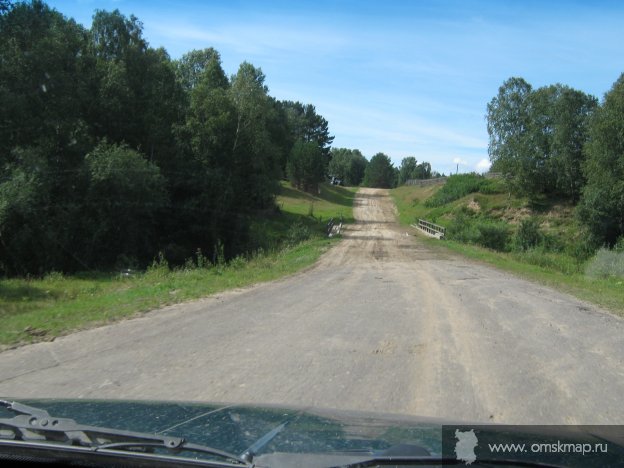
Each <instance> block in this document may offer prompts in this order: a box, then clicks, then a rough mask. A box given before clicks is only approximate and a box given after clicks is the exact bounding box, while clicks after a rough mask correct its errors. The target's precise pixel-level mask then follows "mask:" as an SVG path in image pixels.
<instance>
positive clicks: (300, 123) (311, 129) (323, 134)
mask: <svg viewBox="0 0 624 468" xmlns="http://www.w3.org/2000/svg"><path fill="white" fill-rule="evenodd" d="M282 105H283V107H284V109H285V111H286V115H287V118H288V125H289V126H290V131H291V138H292V142H293V144H294V143H295V142H296V141H297V140H302V141H305V142H315V143H316V144H317V146H318V147H319V149H320V150H321V154H322V156H323V158H324V159H325V166H326V167H327V164H329V159H330V155H329V153H330V148H331V144H332V142H333V141H334V137H333V136H332V135H330V134H329V123H328V122H327V120H325V119H324V118H323V117H322V116H321V115H319V114H317V112H316V108H315V107H314V106H313V105H312V104H305V105H304V104H302V103H300V102H298V101H297V102H292V101H282Z"/></svg>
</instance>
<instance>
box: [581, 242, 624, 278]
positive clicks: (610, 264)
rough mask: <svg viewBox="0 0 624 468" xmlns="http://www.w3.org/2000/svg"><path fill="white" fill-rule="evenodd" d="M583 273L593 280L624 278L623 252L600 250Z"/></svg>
mask: <svg viewBox="0 0 624 468" xmlns="http://www.w3.org/2000/svg"><path fill="white" fill-rule="evenodd" d="M585 273H586V274H587V275H588V276H591V277H594V278H608V277H624V251H618V250H609V249H605V248H602V249H600V250H599V251H598V252H597V253H596V255H595V256H594V258H593V259H592V260H591V261H590V262H589V263H588V265H587V268H586V270H585Z"/></svg>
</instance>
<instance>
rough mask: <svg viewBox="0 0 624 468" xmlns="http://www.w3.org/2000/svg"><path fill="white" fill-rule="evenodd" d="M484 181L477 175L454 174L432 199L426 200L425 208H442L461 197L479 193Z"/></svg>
mask: <svg viewBox="0 0 624 468" xmlns="http://www.w3.org/2000/svg"><path fill="white" fill-rule="evenodd" d="M485 181H486V179H485V178H484V177H483V176H480V175H478V174H456V175H452V176H449V177H448V179H447V180H446V183H445V184H444V185H443V186H442V188H440V190H438V191H437V192H436V193H435V194H434V195H433V196H432V197H430V198H429V199H427V201H426V202H425V206H427V207H429V208H433V207H436V206H442V205H445V204H447V203H450V202H452V201H455V200H458V199H460V198H461V197H464V196H466V195H468V194H469V193H474V192H478V191H479V187H480V186H481V184H482V183H483V182H485Z"/></svg>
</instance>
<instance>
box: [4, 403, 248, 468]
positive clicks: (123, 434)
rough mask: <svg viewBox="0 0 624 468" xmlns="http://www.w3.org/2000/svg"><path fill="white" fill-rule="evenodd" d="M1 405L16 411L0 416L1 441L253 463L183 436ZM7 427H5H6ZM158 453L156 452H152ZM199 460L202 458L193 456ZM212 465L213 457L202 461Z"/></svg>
mask: <svg viewBox="0 0 624 468" xmlns="http://www.w3.org/2000/svg"><path fill="white" fill-rule="evenodd" d="M0 407H4V408H6V409H8V410H9V411H12V412H14V413H16V416H14V417H12V418H0V443H2V445H6V444H7V442H11V441H22V442H33V443H37V444H39V446H41V443H46V444H57V446H59V444H60V446H67V447H83V448H87V449H89V451H91V452H98V453H112V452H118V451H121V453H122V454H123V452H124V451H126V452H128V453H133V454H135V453H137V452H142V453H146V454H147V453H153V452H154V451H155V450H158V449H166V453H167V454H168V456H171V455H175V454H178V453H180V452H196V453H201V454H205V455H211V456H215V457H219V458H221V459H222V460H223V462H219V464H220V465H222V466H232V467H241V466H245V467H252V466H253V465H252V464H250V463H248V462H247V461H246V460H244V459H243V458H241V457H240V456H238V455H235V454H232V453H229V452H226V451H223V450H219V449H216V448H212V447H208V446H204V445H199V444H193V443H190V442H187V441H186V440H185V439H184V438H182V437H169V436H161V435H158V434H149V433H142V432H133V431H124V430H119V429H111V428H106V427H98V426H88V425H84V424H79V423H77V422H76V421H74V420H73V419H69V418H57V417H54V416H50V414H49V413H48V412H47V411H46V410H44V409H41V408H34V407H32V406H28V405H24V404H22V403H19V402H15V401H5V400H0ZM7 429H8V430H7ZM154 456H158V455H154ZM192 460H193V461H197V462H201V461H202V460H198V459H192ZM205 461H206V463H208V462H209V463H211V464H213V465H214V464H215V461H214V460H207V459H206V460H205Z"/></svg>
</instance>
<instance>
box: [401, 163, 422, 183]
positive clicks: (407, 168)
mask: <svg viewBox="0 0 624 468" xmlns="http://www.w3.org/2000/svg"><path fill="white" fill-rule="evenodd" d="M417 165H418V163H417V161H416V158H415V157H413V156H408V157H407V158H403V160H402V161H401V166H400V167H399V180H398V185H403V184H404V183H405V182H406V181H408V180H409V179H413V178H415V172H416V167H417Z"/></svg>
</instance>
